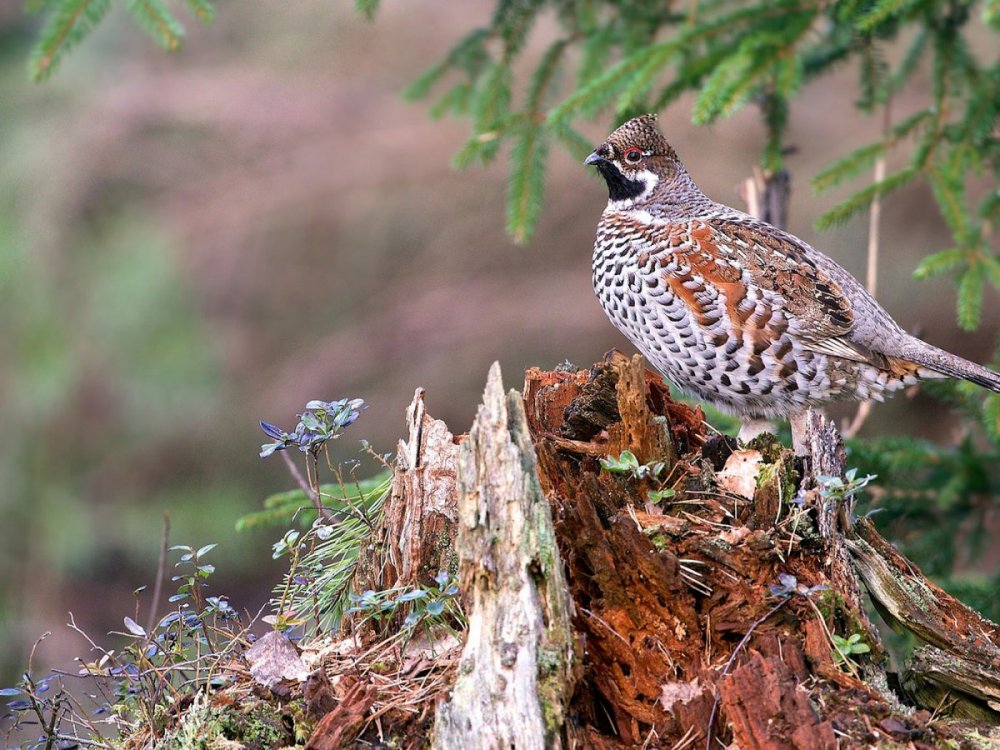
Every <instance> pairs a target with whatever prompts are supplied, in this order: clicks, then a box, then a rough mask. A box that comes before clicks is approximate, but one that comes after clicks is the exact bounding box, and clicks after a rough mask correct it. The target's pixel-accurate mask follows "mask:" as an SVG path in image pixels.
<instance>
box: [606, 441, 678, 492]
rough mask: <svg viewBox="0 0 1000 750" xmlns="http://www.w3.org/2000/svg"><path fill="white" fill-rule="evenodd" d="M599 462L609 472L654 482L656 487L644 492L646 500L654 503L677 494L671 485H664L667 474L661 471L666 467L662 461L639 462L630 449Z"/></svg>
mask: <svg viewBox="0 0 1000 750" xmlns="http://www.w3.org/2000/svg"><path fill="white" fill-rule="evenodd" d="M599 463H600V464H601V468H602V469H604V470H605V471H607V472H609V473H611V474H624V475H626V476H629V477H631V478H632V479H635V480H638V481H641V480H643V479H646V480H649V481H650V482H652V483H653V484H655V485H656V489H652V490H649V492H647V493H646V500H647V501H649V502H650V503H653V504H654V505H655V504H656V503H660V502H662V501H664V500H667V499H669V498H672V497H673V496H674V495H675V494H677V493H676V490H674V488H673V487H667V486H666V484H667V480H668V479H669V476H667V477H664V476H663V472H664V471H665V470H666V468H667V465H666V464H665V463H664V462H663V461H650V462H649V463H645V464H640V463H639V459H638V458H636V455H635V454H634V453H633V452H632V451H622V452H621V455H620V456H618V457H617V458H615V457H614V456H608V457H607V458H602V459H600V461H599Z"/></svg>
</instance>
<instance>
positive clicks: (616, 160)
mask: <svg viewBox="0 0 1000 750" xmlns="http://www.w3.org/2000/svg"><path fill="white" fill-rule="evenodd" d="M583 163H584V164H592V165H594V166H595V167H597V169H598V171H599V172H600V173H601V176H602V177H604V180H605V182H607V183H608V197H609V198H610V199H611V202H612V204H619V205H620V204H622V203H624V204H625V205H628V206H638V205H642V204H643V203H644V202H645V201H646V200H648V199H649V198H650V197H651V196H652V194H653V192H654V191H655V189H656V186H657V185H659V184H660V183H661V182H664V181H667V180H670V179H671V178H672V177H674V176H676V175H677V173H678V171H679V170H680V169H682V168H681V167H680V163H679V162H678V161H677V154H676V153H675V152H674V150H673V149H672V148H671V147H670V144H669V143H667V139H666V138H664V137H663V134H662V133H660V131H659V129H658V128H657V127H656V115H641V116H640V117H634V118H632V119H631V120H629V121H628V122H626V123H624V124H623V125H621V126H620V127H619V128H618V129H617V130H615V132H613V133H612V134H611V135H609V136H608V139H607V140H606V141H604V143H602V144H601V145H600V146H598V147H597V148H596V149H594V152H593V153H592V154H591V155H590V156H588V157H587V158H586V160H584V162H583Z"/></svg>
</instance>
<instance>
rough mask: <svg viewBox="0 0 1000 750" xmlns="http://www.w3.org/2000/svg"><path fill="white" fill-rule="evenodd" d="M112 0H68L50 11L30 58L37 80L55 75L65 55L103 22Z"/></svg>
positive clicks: (33, 74)
mask: <svg viewBox="0 0 1000 750" xmlns="http://www.w3.org/2000/svg"><path fill="white" fill-rule="evenodd" d="M110 7H111V0H65V1H64V2H60V3H59V4H58V5H57V6H56V7H55V8H54V9H53V10H52V12H51V13H50V14H49V17H48V19H46V21H45V25H44V26H43V27H42V32H41V35H40V36H39V39H38V41H37V42H36V43H35V47H34V49H33V50H32V52H31V59H30V60H29V62H28V71H29V73H30V74H31V78H32V80H34V81H42V80H45V79H46V78H48V77H49V76H51V75H52V73H53V72H54V71H55V69H56V68H57V67H58V66H59V63H60V62H61V61H62V58H63V55H65V54H66V52H68V51H69V50H70V49H72V48H73V47H75V46H76V45H77V44H79V43H80V41H81V40H82V39H83V38H84V37H86V36H87V34H89V33H90V32H91V31H93V29H94V27H95V26H96V25H97V24H98V23H100V21H101V19H102V18H104V16H105V14H107V12H108V8H110Z"/></svg>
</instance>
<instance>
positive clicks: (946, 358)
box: [906, 339, 1000, 393]
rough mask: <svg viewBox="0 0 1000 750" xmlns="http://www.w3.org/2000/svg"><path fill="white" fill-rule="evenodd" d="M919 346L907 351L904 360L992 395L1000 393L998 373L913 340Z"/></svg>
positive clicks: (999, 375)
mask: <svg viewBox="0 0 1000 750" xmlns="http://www.w3.org/2000/svg"><path fill="white" fill-rule="evenodd" d="M914 341H915V342H916V343H918V344H919V345H920V346H919V347H915V348H914V350H911V351H907V353H906V358H907V359H908V360H910V361H911V362H914V363H915V364H918V365H921V366H923V367H926V368H927V369H928V370H933V371H934V372H937V373H941V374H942V375H946V376H948V377H952V378H961V379H962V380H968V381H969V382H970V383H975V384H976V385H979V386H982V387H983V388H988V389H989V390H991V391H993V392H994V393H1000V373H996V372H993V370H990V369H989V368H986V367H983V366H982V365H977V364H976V363H975V362H970V361H969V360H967V359H962V358H961V357H956V356H955V355H954V354H949V353H948V352H946V351H944V350H943V349H938V348H937V347H935V346H931V345H930V344H927V343H925V342H923V341H920V340H918V339H914Z"/></svg>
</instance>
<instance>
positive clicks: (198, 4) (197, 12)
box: [184, 0, 215, 23]
mask: <svg viewBox="0 0 1000 750" xmlns="http://www.w3.org/2000/svg"><path fill="white" fill-rule="evenodd" d="M184 4H185V5H186V6H187V7H188V10H189V11H191V15H193V16H194V17H195V18H197V19H198V20H199V21H201V22H202V23H211V22H212V21H213V20H215V6H214V5H213V4H212V3H211V2H209V0H184Z"/></svg>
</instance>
